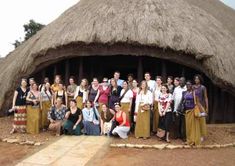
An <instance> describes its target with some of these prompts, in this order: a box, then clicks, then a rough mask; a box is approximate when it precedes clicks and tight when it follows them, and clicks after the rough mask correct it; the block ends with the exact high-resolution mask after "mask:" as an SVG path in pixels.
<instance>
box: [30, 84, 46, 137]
mask: <svg viewBox="0 0 235 166" xmlns="http://www.w3.org/2000/svg"><path fill="white" fill-rule="evenodd" d="M26 101H27V102H28V104H27V125H26V130H27V133H30V134H38V133H39V130H40V127H41V124H40V118H41V117H40V113H41V108H42V106H41V103H40V101H41V95H40V92H39V91H38V86H37V84H36V83H34V84H33V85H32V89H31V90H30V91H29V93H28V95H27V97H26Z"/></svg>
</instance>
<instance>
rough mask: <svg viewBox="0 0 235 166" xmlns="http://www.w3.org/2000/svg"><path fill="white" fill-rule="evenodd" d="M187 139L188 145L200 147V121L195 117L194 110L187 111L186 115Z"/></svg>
mask: <svg viewBox="0 0 235 166" xmlns="http://www.w3.org/2000/svg"><path fill="white" fill-rule="evenodd" d="M185 123H186V139H187V143H188V144H195V145H200V143H201V133H200V120H199V118H197V117H195V116H194V110H193V109H192V110H187V111H186V114H185Z"/></svg>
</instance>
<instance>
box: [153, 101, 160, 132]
mask: <svg viewBox="0 0 235 166" xmlns="http://www.w3.org/2000/svg"><path fill="white" fill-rule="evenodd" d="M158 124H159V112H158V102H157V101H154V109H153V132H157V129H158Z"/></svg>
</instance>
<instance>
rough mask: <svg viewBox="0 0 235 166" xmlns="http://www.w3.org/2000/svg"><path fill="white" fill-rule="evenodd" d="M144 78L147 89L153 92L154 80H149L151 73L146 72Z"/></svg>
mask: <svg viewBox="0 0 235 166" xmlns="http://www.w3.org/2000/svg"><path fill="white" fill-rule="evenodd" d="M144 79H145V81H146V82H147V84H148V90H150V91H151V92H152V93H153V91H154V89H155V81H154V80H151V74H150V73H149V72H146V73H145V74H144Z"/></svg>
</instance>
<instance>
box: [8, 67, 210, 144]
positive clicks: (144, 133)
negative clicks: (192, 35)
mask: <svg viewBox="0 0 235 166" xmlns="http://www.w3.org/2000/svg"><path fill="white" fill-rule="evenodd" d="M202 82H203V80H202V77H201V76H200V75H195V77H194V84H193V83H192V82H191V81H186V80H185V78H184V77H180V78H179V77H175V78H173V77H171V76H169V77H167V82H166V83H163V81H162V77H161V76H157V77H156V79H155V80H151V75H150V73H148V72H146V73H145V74H144V80H143V81H141V82H140V83H139V84H138V81H137V80H136V79H134V76H133V75H132V74H129V75H128V77H127V80H126V81H125V80H122V79H120V72H118V71H116V72H114V75H113V78H111V79H108V78H103V80H102V82H101V83H99V81H98V79H97V78H93V80H92V82H91V84H90V85H89V84H88V80H87V79H82V80H81V83H80V85H77V84H76V83H75V78H74V77H70V78H69V85H68V86H67V87H66V86H65V85H64V84H63V82H62V79H61V77H60V76H59V75H56V76H55V79H54V83H53V84H52V85H51V84H50V82H49V79H48V78H45V79H44V82H43V83H42V84H41V85H39V86H38V85H37V83H36V82H35V80H34V79H33V78H30V79H29V86H27V80H26V79H22V80H21V85H20V87H18V88H17V89H16V90H15V93H14V97H13V105H12V109H14V110H15V112H14V122H13V129H12V131H11V133H14V132H17V131H20V132H27V133H32V134H35V133H39V132H40V130H41V129H42V130H43V131H46V130H47V129H48V130H51V131H54V132H55V134H56V135H57V136H59V135H61V134H66V135H81V134H85V135H108V136H115V135H116V136H119V137H121V138H123V139H124V138H128V134H129V133H131V132H132V133H134V135H135V137H136V138H143V139H148V138H150V136H151V135H156V136H158V137H159V139H160V140H164V141H166V142H168V143H169V142H170V133H173V135H174V137H175V138H180V139H182V140H184V141H185V142H186V143H187V144H190V145H199V144H200V143H201V141H203V140H204V137H205V136H206V116H207V114H208V98H207V91H206V87H205V86H203V85H202Z"/></svg>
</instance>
